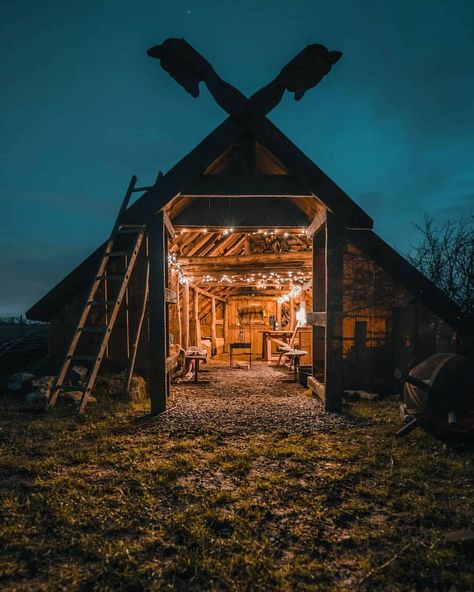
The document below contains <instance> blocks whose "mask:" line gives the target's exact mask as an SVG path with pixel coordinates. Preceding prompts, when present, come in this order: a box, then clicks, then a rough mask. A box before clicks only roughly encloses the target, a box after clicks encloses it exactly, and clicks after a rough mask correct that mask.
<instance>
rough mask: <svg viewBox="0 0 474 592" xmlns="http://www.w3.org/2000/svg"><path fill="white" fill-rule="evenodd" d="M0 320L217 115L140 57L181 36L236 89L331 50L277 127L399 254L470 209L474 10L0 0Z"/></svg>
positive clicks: (21, 307) (223, 0) (439, 5)
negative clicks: (423, 229) (299, 56)
mask: <svg viewBox="0 0 474 592" xmlns="http://www.w3.org/2000/svg"><path fill="white" fill-rule="evenodd" d="M1 14H2V18H1V23H0V44H1V52H0V74H1V79H2V82H3V83H2V92H1V93H0V133H1V138H2V142H1V144H0V178H1V185H0V201H1V205H2V208H1V213H2V224H1V225H0V247H1V250H2V253H3V256H2V258H1V263H0V266H1V267H0V272H1V277H2V278H3V281H2V285H1V287H0V316H1V315H13V314H19V313H22V312H24V311H25V310H26V309H27V308H28V307H29V306H30V305H31V304H33V303H34V302H35V301H36V300H37V299H38V298H39V297H41V296H42V295H43V294H44V293H45V292H46V291H48V290H49V289H50V288H51V287H52V286H53V285H54V284H55V283H56V282H57V281H59V280H60V279H61V278H62V277H63V276H64V275H65V274H66V273H68V272H69V271H70V270H71V269H72V268H73V267H74V266H75V265H77V264H78V263H79V262H80V261H81V260H82V259H83V258H84V257H85V256H87V255H88V254H89V253H90V252H91V251H92V250H93V249H94V248H95V247H96V246H97V245H98V244H99V243H100V242H101V241H102V240H103V239H104V238H105V237H106V236H107V234H108V233H109V231H110V227H111V225H112V222H113V219H114V216H115V213H116V210H117V207H118V205H119V203H120V200H121V198H122V195H123V192H124V190H125V188H126V185H127V184H128V181H129V179H130V176H131V175H132V174H137V175H138V178H139V181H140V182H141V183H143V184H148V183H151V182H152V181H153V180H154V179H155V177H156V173H157V171H158V170H163V171H164V172H166V171H167V170H168V169H169V168H170V167H171V166H173V164H174V163H175V162H176V161H177V160H179V159H180V158H182V157H183V156H184V155H185V154H186V153H187V152H188V151H189V150H190V149H192V148H193V146H194V145H195V144H196V143H197V142H198V141H200V140H201V139H202V138H203V137H205V136H206V135H207V133H208V132H209V131H211V130H212V129H213V128H214V127H215V126H216V125H218V124H219V123H220V122H221V121H222V120H223V119H224V118H225V114H224V113H223V112H222V111H221V110H220V108H219V107H218V106H217V105H216V104H215V103H214V101H213V100H212V98H211V97H210V96H209V94H208V92H207V90H206V89H205V88H203V89H202V91H201V96H200V97H199V98H198V99H193V98H192V97H191V96H190V95H188V94H187V93H185V92H184V90H183V89H182V88H181V87H179V86H178V85H177V84H176V83H175V82H174V81H173V80H172V79H171V78H170V77H169V76H168V75H167V74H166V73H165V72H163V71H162V70H161V68H160V67H159V63H158V62H157V61H156V60H152V59H150V58H148V57H147V56H146V53H145V52H146V50H147V49H148V48H149V47H150V46H152V45H156V44H158V43H161V42H162V41H163V40H164V39H166V38H167V37H184V38H185V39H186V40H187V41H188V42H189V43H191V45H193V46H194V47H195V48H196V49H197V50H198V51H199V52H200V53H202V54H203V55H204V56H205V57H206V58H207V59H208V60H209V61H210V62H211V63H212V64H213V65H214V67H215V68H216V70H217V71H218V72H219V74H220V75H221V76H222V77H223V78H224V79H226V80H228V81H229V82H230V83H232V84H234V85H235V86H237V87H238V88H239V89H240V90H241V91H242V92H244V93H245V94H251V93H253V92H254V91H255V90H257V89H259V88H260V87H261V86H262V85H263V84H265V83H266V82H268V81H270V80H271V79H273V78H274V77H275V75H276V74H277V73H278V72H279V70H280V69H281V67H282V66H283V65H284V64H286V63H287V62H288V61H289V60H290V59H291V58H292V57H293V56H294V55H295V54H296V53H298V52H299V51H300V50H301V49H302V48H303V47H304V46H305V45H307V44H308V43H324V44H325V45H327V46H328V47H329V48H330V49H337V50H340V51H342V52H343V54H344V55H343V58H342V59H341V60H340V61H339V62H338V63H337V64H336V65H335V66H334V68H333V70H332V71H331V73H330V75H329V76H327V77H326V78H325V79H324V80H323V82H322V83H321V84H320V85H319V86H317V87H316V88H315V89H312V90H311V91H310V92H308V93H307V94H306V95H305V97H304V98H303V99H302V100H301V101H300V102H298V103H295V102H294V100H293V99H292V98H290V97H289V96H288V97H286V98H285V99H284V100H283V101H282V103H281V104H280V105H279V106H278V107H277V108H276V109H275V110H274V111H273V112H272V113H271V114H270V119H272V121H273V122H274V123H276V124H277V125H278V126H279V127H280V128H281V129H282V131H283V132H284V133H285V134H287V135H288V136H289V137H290V139H291V140H292V141H294V142H295V143H296V144H297V145H298V146H299V147H300V148H301V149H302V150H303V151H304V152H305V153H306V154H307V155H308V156H309V157H310V158H312V159H313V160H314V161H315V162H316V163H317V164H318V165H319V166H320V167H321V168H322V169H323V170H324V171H325V172H326V173H327V174H328V175H329V176H330V177H331V178H332V179H333V180H334V181H335V182H336V183H337V184H338V185H340V186H341V187H342V188H343V189H344V190H345V191H346V192H347V193H348V194H349V195H350V196H351V197H352V198H353V199H354V200H355V201H357V202H358V203H359V204H360V205H361V206H362V207H363V208H364V209H365V210H366V211H367V212H368V213H369V214H370V215H371V216H372V217H373V218H374V220H375V229H376V231H377V232H378V233H379V234H380V235H381V236H382V237H383V238H384V239H385V240H387V241H388V242H389V243H390V244H391V245H392V246H395V247H397V248H398V249H399V250H400V251H402V252H406V251H407V249H408V248H409V243H410V241H414V240H415V237H416V235H413V232H412V227H411V221H415V222H420V221H421V220H422V218H423V215H424V213H425V212H429V213H431V214H432V215H433V216H434V217H435V218H436V219H438V220H440V221H443V220H446V219H447V218H453V217H458V216H460V215H469V214H471V213H472V212H473V211H474V167H473V160H474V156H473V155H474V133H473V130H474V98H473V97H474V2H473V1H472V0H469V1H461V0H454V1H451V2H448V1H444V0H443V1H441V0H430V1H421V0H412V1H411V2H405V1H395V0H393V1H384V2H381V1H369V0H359V1H357V2H356V1H343V0H333V1H332V2H327V1H324V2H323V1H319V0H313V1H305V0H294V1H293V2H291V3H290V2H288V1H285V2H283V1H280V0H274V1H266V0H260V1H251V0H241V1H239V2H233V1H228V0H220V1H216V0H213V1H211V0H207V1H201V2H197V1H188V2H184V1H182V0H175V1H174V2H161V1H156V0H155V1H153V2H152V1H148V0H136V1H134V2H130V1H128V2H125V1H123V0H114V1H111V0H110V1H107V0H95V1H88V0H85V1H82V2H72V1H69V0H62V1H59V0H44V1H43V2H37V1H32V0H29V1H26V0H16V1H7V0H4V2H2V7H1Z"/></svg>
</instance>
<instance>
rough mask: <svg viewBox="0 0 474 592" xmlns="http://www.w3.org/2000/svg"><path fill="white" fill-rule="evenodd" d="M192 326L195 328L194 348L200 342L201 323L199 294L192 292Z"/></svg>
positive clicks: (195, 291)
mask: <svg viewBox="0 0 474 592" xmlns="http://www.w3.org/2000/svg"><path fill="white" fill-rule="evenodd" d="M194 325H195V328H196V344H195V345H196V346H197V347H199V344H200V342H201V321H200V320H199V292H198V291H197V290H194Z"/></svg>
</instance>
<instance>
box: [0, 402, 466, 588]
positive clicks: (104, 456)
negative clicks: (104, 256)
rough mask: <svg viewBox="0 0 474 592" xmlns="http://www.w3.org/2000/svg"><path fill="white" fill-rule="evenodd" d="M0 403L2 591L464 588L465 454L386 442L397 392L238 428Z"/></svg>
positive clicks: (424, 443)
mask: <svg viewBox="0 0 474 592" xmlns="http://www.w3.org/2000/svg"><path fill="white" fill-rule="evenodd" d="M0 405H1V408H0V415H1V417H2V420H1V423H0V428H1V429H0V517H1V518H0V587H1V588H2V589H4V590H27V591H28V590H31V591H33V590H35V591H36V590H48V591H49V590H65V589H67V590H78V591H86V590H103V591H106V590H114V591H115V590H183V591H184V590H186V591H193V590H229V591H237V592H238V591H248V590H269V591H270V590H272V591H273V590H288V591H290V590H291V591H293V590H305V591H306V590H335V591H336V590H357V589H361V590H430V591H431V590H457V591H459V590H474V575H473V572H472V564H473V560H474V547H473V545H472V544H471V543H458V544H456V543H446V542H444V537H445V535H446V534H447V533H448V532H451V531H455V530H461V529H465V528H469V527H471V528H472V523H473V518H474V502H473V497H472V487H473V484H474V453H473V452H472V451H455V450H452V449H450V448H448V447H446V446H444V445H443V444H442V443H440V442H438V441H436V440H434V439H432V438H430V437H429V436H427V435H426V434H424V433H423V432H421V431H418V432H415V433H413V434H412V435H410V436H409V437H407V438H406V439H402V440H395V439H394V436H393V434H394V431H395V428H396V426H397V424H398V411H397V408H396V405H395V404H393V403H380V402H373V403H371V402H367V403H356V404H354V405H351V406H349V407H348V408H347V412H348V413H349V414H350V415H352V416H353V417H355V418H356V420H357V419H358V418H359V419H360V421H355V422H354V426H353V427H351V428H345V429H344V430H341V431H337V430H334V429H332V430H331V431H330V433H329V432H324V431H322V432H318V433H305V434H304V435H294V434H287V433H284V432H275V433H270V434H267V433H262V434H258V435H257V436H255V434H254V435H252V436H245V435H242V434H239V435H238V436H235V437H233V436H226V437H218V436H216V435H215V434H204V435H203V434H200V435H193V434H192V433H186V426H183V430H182V433H180V435H170V434H169V433H167V432H166V431H165V430H164V429H163V428H162V427H161V424H160V422H155V423H150V424H144V427H143V425H142V424H141V423H140V422H139V421H137V420H138V418H139V416H140V415H143V414H144V413H145V408H143V407H140V406H137V405H135V406H134V407H132V408H129V407H126V406H125V405H123V404H119V403H111V402H107V405H101V404H97V405H96V406H95V407H94V408H93V406H92V405H91V406H90V408H89V409H90V410H89V416H88V421H87V422H78V423H77V422H75V421H74V420H73V419H72V418H71V417H68V416H66V415H65V414H64V413H62V412H60V411H58V412H54V413H52V414H51V415H48V416H46V417H41V416H35V415H33V414H29V413H28V412H25V411H24V410H23V409H22V408H21V406H19V405H15V404H13V403H12V401H11V400H9V399H6V398H3V399H1V400H0ZM109 413H111V415H109ZM367 418H369V419H371V421H370V422H367Z"/></svg>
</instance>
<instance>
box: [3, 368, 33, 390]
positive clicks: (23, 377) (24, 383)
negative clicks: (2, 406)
mask: <svg viewBox="0 0 474 592" xmlns="http://www.w3.org/2000/svg"><path fill="white" fill-rule="evenodd" d="M34 377H35V375H34V374H31V372H17V373H16V374H13V375H12V376H10V378H9V379H8V385H7V389H8V390H9V391H10V392H12V393H16V394H19V395H24V394H26V393H27V392H28V391H30V390H31V387H32V380H33V378H34Z"/></svg>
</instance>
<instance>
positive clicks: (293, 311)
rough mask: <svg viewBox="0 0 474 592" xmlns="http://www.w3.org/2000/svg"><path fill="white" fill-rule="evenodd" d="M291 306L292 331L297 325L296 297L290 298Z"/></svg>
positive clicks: (289, 304) (289, 303)
mask: <svg viewBox="0 0 474 592" xmlns="http://www.w3.org/2000/svg"><path fill="white" fill-rule="evenodd" d="M288 306H289V307H290V331H294V329H295V327H296V315H295V301H294V298H290V300H289V302H288Z"/></svg>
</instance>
